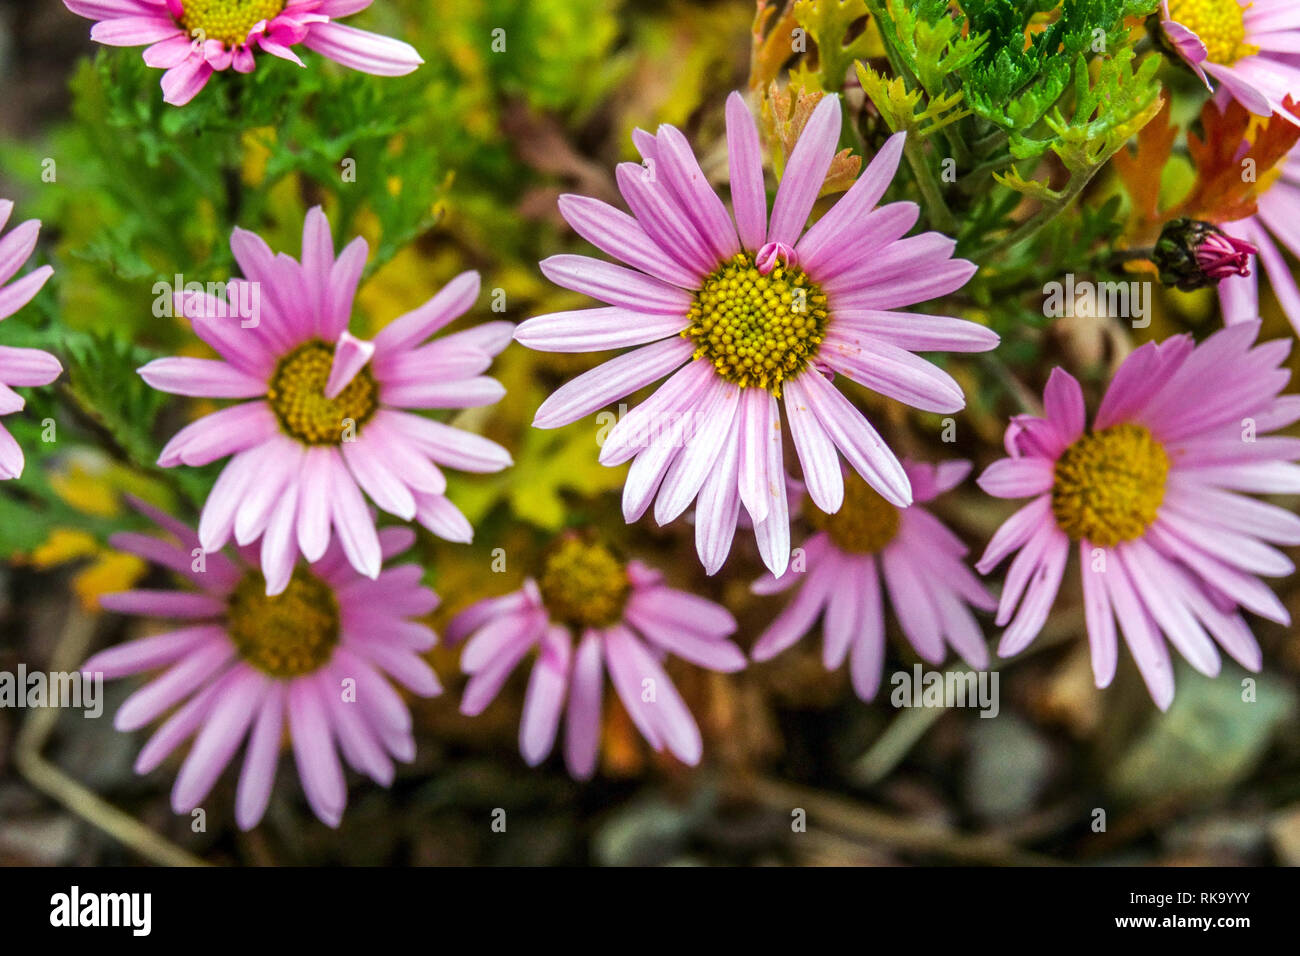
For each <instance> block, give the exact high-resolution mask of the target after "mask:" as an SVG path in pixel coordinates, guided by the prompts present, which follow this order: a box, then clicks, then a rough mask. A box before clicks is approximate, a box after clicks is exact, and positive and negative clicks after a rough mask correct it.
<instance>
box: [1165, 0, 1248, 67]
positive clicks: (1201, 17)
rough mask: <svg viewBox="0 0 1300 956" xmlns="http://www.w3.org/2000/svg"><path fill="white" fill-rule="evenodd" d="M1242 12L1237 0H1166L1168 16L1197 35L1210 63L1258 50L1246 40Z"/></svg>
mask: <svg viewBox="0 0 1300 956" xmlns="http://www.w3.org/2000/svg"><path fill="white" fill-rule="evenodd" d="M1244 13H1245V11H1244V9H1243V8H1242V6H1241V4H1239V3H1238V2H1237V0H1169V19H1171V20H1175V21H1177V22H1178V23H1181V24H1182V25H1183V26H1185V27H1187V29H1189V30H1191V31H1192V32H1193V33H1195V34H1196V35H1197V36H1198V37H1200V39H1201V42H1202V43H1204V44H1205V50H1206V54H1207V56H1208V58H1209V60H1210V62H1211V63H1221V64H1223V65H1225V66H1229V65H1231V64H1233V63H1235V62H1237V61H1238V60H1240V59H1241V58H1242V57H1245V56H1253V55H1254V54H1256V53H1258V52H1259V47H1257V46H1254V45H1252V44H1250V43H1247V42H1246V24H1245V20H1244V18H1243V14H1244Z"/></svg>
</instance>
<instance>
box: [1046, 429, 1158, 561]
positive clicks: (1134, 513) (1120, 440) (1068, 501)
mask: <svg viewBox="0 0 1300 956" xmlns="http://www.w3.org/2000/svg"><path fill="white" fill-rule="evenodd" d="M1168 476H1169V456H1168V455H1167V454H1166V453H1165V450H1164V448H1162V447H1161V445H1160V443H1159V442H1158V441H1156V440H1155V439H1154V438H1153V437H1151V433H1150V432H1149V431H1147V430H1146V429H1145V428H1143V427H1142V426H1141V425H1115V426H1113V427H1112V428H1106V429H1103V430H1101V431H1099V432H1093V433H1091V434H1087V435H1084V436H1083V437H1082V438H1080V439H1078V440H1077V441H1076V442H1075V443H1074V444H1072V445H1071V446H1070V447H1069V448H1067V449H1065V451H1063V452H1062V453H1061V457H1060V458H1058V459H1057V461H1056V479H1055V481H1054V482H1053V484H1052V513H1053V514H1054V515H1055V516H1056V523H1057V525H1058V526H1059V527H1060V529H1061V530H1062V531H1064V532H1065V533H1066V534H1067V535H1069V537H1070V538H1071V540H1074V541H1080V540H1085V541H1088V542H1090V543H1092V544H1095V545H1098V546H1100V547H1103V548H1110V547H1114V546H1115V545H1117V544H1120V543H1121V542H1124V541H1133V540H1135V539H1137V538H1140V537H1142V535H1143V534H1144V533H1145V532H1146V530H1147V528H1148V527H1150V526H1151V523H1152V522H1153V521H1155V520H1156V512H1157V510H1158V509H1159V508H1160V503H1161V502H1162V501H1164V497H1165V479H1166V478H1168Z"/></svg>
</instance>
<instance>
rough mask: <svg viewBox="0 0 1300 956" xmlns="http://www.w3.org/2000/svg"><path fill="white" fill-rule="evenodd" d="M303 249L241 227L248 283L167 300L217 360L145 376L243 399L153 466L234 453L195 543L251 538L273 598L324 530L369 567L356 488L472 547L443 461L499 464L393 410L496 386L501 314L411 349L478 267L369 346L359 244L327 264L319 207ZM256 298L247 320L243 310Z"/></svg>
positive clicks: (374, 549) (487, 449) (460, 307)
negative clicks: (361, 321)
mask: <svg viewBox="0 0 1300 956" xmlns="http://www.w3.org/2000/svg"><path fill="white" fill-rule="evenodd" d="M302 245H303V253H302V261H301V263H300V262H299V261H298V260H295V259H293V258H291V257H290V256H287V255H285V254H283V253H281V254H279V255H276V254H274V253H272V252H271V250H270V248H269V247H268V246H267V244H266V243H265V242H263V241H262V240H261V239H260V238H259V237H258V236H256V235H255V234H253V233H251V232H248V231H246V230H243V229H236V230H235V233H234V235H233V236H232V237H231V240H230V247H231V249H232V250H233V251H234V254H235V260H236V262H238V263H239V266H240V268H241V269H242V270H243V273H244V278H243V279H231V280H230V282H229V283H228V286H227V299H228V301H227V300H226V299H218V298H214V297H212V296H206V295H197V294H190V293H188V292H185V293H177V294H176V308H177V310H178V311H180V312H182V313H183V314H184V315H185V316H186V317H187V318H189V319H190V321H191V323H192V324H193V326H194V331H195V334H197V335H198V336H199V338H201V339H203V341H205V342H206V343H208V345H210V346H212V348H214V349H215V350H216V351H217V352H218V353H219V354H220V356H221V358H220V359H200V358H164V359H157V360H155V361H153V362H150V363H149V364H148V365H146V366H144V367H143V368H142V369H140V374H141V376H143V377H144V380H145V381H146V382H148V383H149V384H150V385H152V386H153V387H154V388H157V389H160V390H162V391H164V392H172V393H174V394H177V395H192V396H202V397H207V398H238V399H253V401H245V402H242V403H241V404H239V405H235V406H233V407H230V408H225V409H223V410H221V411H218V412H214V413H213V414H211V415H207V416H205V417H203V418H201V419H199V420H198V421H196V422H194V423H193V424H190V425H188V426H186V427H185V428H183V429H182V430H181V431H179V432H177V434H176V435H175V437H173V438H172V440H171V441H170V442H168V443H167V446H166V447H165V448H164V449H163V451H162V455H161V456H160V457H159V459H158V463H159V464H160V465H162V466H163V467H165V468H171V467H174V466H176V465H182V464H183V465H204V464H207V463H208V462H211V461H216V460H217V459H219V458H224V457H226V456H227V455H233V456H234V457H233V458H231V460H230V463H229V464H227V465H226V467H225V469H224V470H223V471H222V473H221V476H220V477H219V478H218V479H217V482H216V484H215V485H214V486H213V489H212V494H211V495H210V496H209V497H208V500H207V503H206V504H205V505H204V506H203V513H202V516H201V518H200V521H199V540H200V541H201V542H202V544H203V547H204V548H205V549H206V550H208V551H218V550H220V549H221V547H222V546H223V545H224V544H225V543H226V541H227V540H228V539H229V538H230V535H231V534H232V533H233V534H234V537H235V540H236V541H237V542H238V543H239V544H241V545H243V544H248V543H249V542H251V541H254V540H256V539H257V538H258V537H259V536H260V537H261V538H262V571H263V573H264V574H265V575H266V586H267V589H268V590H267V593H268V594H278V593H279V592H280V591H282V590H284V588H285V587H286V586H288V584H289V578H290V575H291V574H292V573H293V565H294V561H295V559H296V557H297V554H298V552H299V551H300V550H301V552H302V554H303V556H305V557H306V558H307V560H308V561H316V560H318V559H319V558H320V557H321V555H323V554H324V553H325V549H326V547H327V546H328V544H329V542H330V528H331V525H332V526H333V529H334V531H336V532H337V533H338V536H339V540H340V542H341V544H342V546H343V551H344V553H345V554H346V555H347V557H348V560H349V561H351V562H352V566H353V567H354V568H356V569H357V570H358V571H360V572H361V573H362V574H364V575H366V576H368V577H372V578H373V577H375V576H376V575H378V574H379V565H380V557H379V538H378V537H377V535H376V533H375V523H374V519H373V517H372V515H371V513H370V509H369V508H368V507H367V505H366V500H365V498H364V497H363V496H362V491H364V492H365V493H366V494H367V495H369V496H370V499H371V500H372V501H373V502H374V503H375V504H376V505H378V506H379V507H380V508H382V509H383V510H384V511H387V512H389V513H391V514H394V515H397V516H398V517H399V518H401V519H402V520H404V521H406V520H410V519H412V518H414V519H416V520H418V521H419V522H420V523H421V524H422V525H424V526H425V527H426V528H428V529H429V530H430V531H432V532H433V533H434V534H437V535H439V536H441V537H443V538H446V539H448V540H451V541H469V540H470V539H471V537H472V536H473V529H472V528H471V527H470V525H469V522H468V521H466V520H465V516H464V515H462V514H461V513H460V511H459V510H457V508H456V506H455V505H453V504H452V503H451V502H450V501H448V500H447V498H446V497H445V496H444V495H443V492H444V491H445V489H446V486H447V481H446V478H445V477H444V476H443V474H442V472H441V471H440V470H439V468H438V466H439V465H445V466H449V467H452V468H458V469H461V470H464V471H472V472H488V471H499V470H500V469H502V468H504V467H506V466H507V465H509V464H510V455H509V454H508V453H507V452H506V450H505V449H504V448H502V447H500V446H499V445H497V444H495V443H494V442H491V441H488V440H487V439H486V438H483V437H481V436H479V435H474V434H471V433H469V432H466V431H462V430H460V429H457V428H452V427H451V426H449V425H444V424H442V423H441V422H436V421H432V420H430V419H428V418H425V417H423V416H421V415H414V414H411V413H410V412H406V411H402V410H401V409H403V408H417V409H418V408H471V407H475V406H481V405H491V404H492V403H494V402H496V401H497V400H499V399H500V398H501V396H502V394H504V390H503V389H502V387H501V385H500V384H499V383H498V382H497V381H496V380H494V379H491V378H487V377H485V376H483V375H482V374H481V373H482V372H483V371H485V370H486V369H487V367H488V366H489V365H491V364H492V358H493V357H494V356H495V355H496V354H497V353H499V352H500V351H501V350H502V349H503V348H505V346H506V345H507V344H509V342H510V333H511V331H512V329H513V326H512V325H511V324H510V323H509V322H488V323H485V324H483V325H479V326H476V327H474V328H472V329H468V330H466V331H464V332H457V333H455V334H453V335H449V336H447V337H445V338H443V339H440V340H438V341H437V342H433V343H430V344H425V345H422V344H421V343H423V342H424V341H425V340H426V339H428V338H429V336H431V335H433V334H434V333H435V332H437V331H438V330H439V329H441V328H442V327H443V326H445V325H447V324H448V323H449V322H451V321H453V320H454V319H456V318H457V317H458V316H460V315H462V314H464V312H465V311H466V310H467V309H469V307H470V306H471V305H473V303H474V300H475V299H476V298H477V297H478V291H479V277H478V273H477V272H465V273H462V274H461V275H459V276H457V277H456V278H455V279H453V280H452V281H451V282H450V283H448V285H447V286H446V287H445V288H444V289H443V290H442V291H441V292H439V293H438V294H437V295H436V296H434V297H433V298H432V299H430V300H429V301H428V302H426V303H425V304H424V305H422V306H420V307H419V308H418V309H416V310H415V311H413V312H410V313H407V314H406V315H404V316H402V317H401V318H398V319H395V320H394V321H393V322H391V323H390V324H389V325H388V326H387V327H386V328H384V329H383V330H381V331H380V333H379V334H378V335H377V336H375V339H374V341H372V342H369V341H363V340H361V339H358V338H356V337H354V336H353V335H351V334H350V333H349V332H348V330H347V329H348V320H349V318H350V317H351V313H352V299H353V296H354V294H355V292H356V288H357V283H358V281H359V280H360V278H361V270H362V267H363V266H364V265H365V262H366V252H367V246H366V242H365V240H364V239H360V238H357V239H354V240H353V241H352V242H351V243H349V245H348V246H347V248H345V249H344V250H343V252H342V253H340V254H339V256H338V258H337V259H335V257H334V245H333V240H332V238H331V237H330V229H329V222H328V221H327V220H326V219H325V214H324V213H323V212H321V210H320V209H319V208H315V209H312V210H311V211H310V212H309V213H308V214H307V220H306V224H305V226H304V227H303V242H302ZM250 285H252V286H256V289H257V290H260V292H259V294H258V295H255V294H253V293H254V290H253V289H251V288H250ZM259 299H260V309H258V310H257V312H258V314H257V315H256V316H253V317H252V318H251V319H250V318H248V317H246V316H245V315H244V313H245V312H247V311H249V310H248V306H249V304H250V303H253V302H258V301H259Z"/></svg>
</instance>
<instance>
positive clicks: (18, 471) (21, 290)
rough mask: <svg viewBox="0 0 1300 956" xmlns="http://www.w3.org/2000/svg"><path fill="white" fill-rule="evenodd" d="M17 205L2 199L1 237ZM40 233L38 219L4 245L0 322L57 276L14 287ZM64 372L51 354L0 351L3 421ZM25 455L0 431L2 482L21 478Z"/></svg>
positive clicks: (45, 269)
mask: <svg viewBox="0 0 1300 956" xmlns="http://www.w3.org/2000/svg"><path fill="white" fill-rule="evenodd" d="M13 211H14V204H13V203H12V202H10V201H9V200H8V199H0V232H2V231H3V230H4V227H5V225H6V224H7V223H8V222H9V214H10V213H12V212H13ZM40 231H41V223H40V220H38V219H28V220H27V221H26V222H24V223H22V224H21V225H18V226H15V227H14V228H13V229H10V230H9V234H8V235H7V236H5V237H4V238H3V239H0V321H3V320H4V319H7V318H9V316H11V315H13V314H14V313H15V312H17V311H18V310H19V309H21V308H22V307H23V306H25V305H26V304H27V303H28V302H30V301H31V300H32V297H33V296H35V295H36V293H37V292H39V291H41V286H43V285H45V282H46V280H48V279H49V277H50V276H51V275H53V273H54V270H53V269H52V268H51V267H50V266H41V267H40V268H39V269H33V270H32V271H31V272H29V273H27V275H25V276H23V277H22V278H21V279H19V280H18V281H17V282H10V281H9V280H10V279H12V278H13V277H14V276H15V275H16V274H17V272H18V270H19V269H21V268H22V266H23V263H24V262H26V261H27V259H28V257H29V256H31V254H32V250H33V249H35V248H36V237H37V235H38V234H39V233H40ZM62 371H63V366H61V365H60V364H59V360H58V359H56V358H55V357H54V356H53V355H51V354H50V353H49V352H43V351H41V350H40V349H25V348H14V347H12V346H8V345H0V415H11V414H13V413H14V412H16V411H19V410H21V409H22V407H23V405H25V404H26V402H25V401H24V400H23V397H22V396H21V395H19V394H18V393H17V392H15V391H14V390H13V386H18V387H19V388H24V387H27V386H34V385H49V384H50V382H52V381H54V380H55V379H56V378H58V377H59V373H60V372H62ZM23 462H24V459H23V450H22V449H21V448H20V447H19V446H18V442H16V441H14V436H13V435H11V434H9V430H8V429H6V428H5V427H4V425H0V480H3V479H7V478H17V477H19V476H20V475H22V473H23Z"/></svg>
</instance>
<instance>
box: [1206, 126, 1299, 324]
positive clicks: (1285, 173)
mask: <svg viewBox="0 0 1300 956" xmlns="http://www.w3.org/2000/svg"><path fill="white" fill-rule="evenodd" d="M1220 228H1222V229H1223V231H1224V232H1226V233H1228V234H1229V235H1231V236H1235V237H1236V238H1238V239H1242V240H1245V241H1246V242H1249V243H1250V244H1251V245H1253V246H1254V247H1255V249H1256V251H1257V254H1258V256H1259V264H1260V266H1261V267H1262V268H1263V270H1264V273H1265V274H1266V275H1267V276H1268V281H1269V285H1270V286H1272V288H1273V294H1274V295H1276V296H1277V300H1278V302H1279V303H1280V304H1281V306H1282V310H1283V311H1284V312H1285V313H1286V316H1287V318H1288V319H1289V320H1290V321H1291V325H1292V326H1293V327H1294V328H1295V330H1296V332H1297V333H1298V334H1300V285H1297V284H1296V280H1295V276H1294V275H1293V274H1292V273H1291V267H1290V266H1289V265H1287V262H1286V259H1285V258H1284V257H1283V255H1282V252H1281V250H1280V249H1279V248H1278V243H1281V244H1282V245H1283V246H1285V247H1286V248H1287V249H1289V250H1290V251H1291V254H1292V255H1297V256H1300V149H1296V150H1292V151H1291V153H1290V154H1288V155H1287V157H1286V159H1285V160H1284V161H1283V162H1282V163H1280V164H1279V165H1278V168H1277V171H1276V178H1274V180H1273V182H1272V184H1271V185H1269V186H1268V187H1267V188H1265V189H1264V190H1263V191H1262V192H1261V193H1260V196H1259V206H1258V209H1257V211H1256V212H1255V214H1254V215H1253V216H1248V217H1247V218H1245V219H1238V220H1237V221H1236V222H1225V223H1223V224H1222V225H1221V227H1220ZM1218 292H1219V304H1220V305H1221V306H1222V308H1223V321H1224V323H1225V324H1227V325H1235V324H1236V323H1238V322H1247V321H1250V320H1251V319H1254V318H1255V317H1257V316H1258V315H1259V276H1258V274H1257V271H1256V270H1252V271H1251V274H1250V275H1247V276H1243V277H1231V278H1227V279H1224V280H1223V281H1222V282H1220V283H1219V287H1218Z"/></svg>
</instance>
